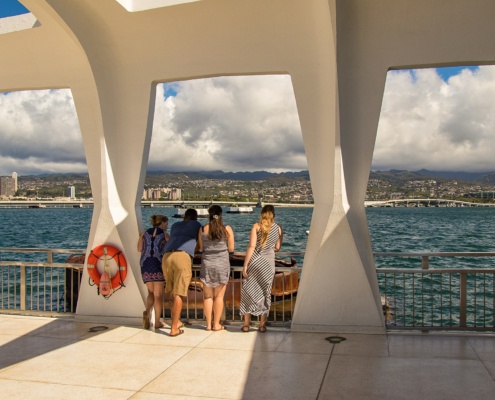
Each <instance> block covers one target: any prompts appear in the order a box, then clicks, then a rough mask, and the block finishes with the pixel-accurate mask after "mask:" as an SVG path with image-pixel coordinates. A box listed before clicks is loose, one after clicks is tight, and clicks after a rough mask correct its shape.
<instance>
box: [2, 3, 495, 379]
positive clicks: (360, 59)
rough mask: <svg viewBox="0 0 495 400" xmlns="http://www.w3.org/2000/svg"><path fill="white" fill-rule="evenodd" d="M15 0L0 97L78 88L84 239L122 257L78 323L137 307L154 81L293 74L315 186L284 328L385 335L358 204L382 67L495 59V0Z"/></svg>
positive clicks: (84, 289)
mask: <svg viewBox="0 0 495 400" xmlns="http://www.w3.org/2000/svg"><path fill="white" fill-rule="evenodd" d="M21 1H22V4H23V5H24V6H25V7H27V9H28V10H29V11H30V14H29V15H30V16H31V17H33V18H30V19H27V18H26V21H27V22H29V21H30V24H31V28H30V29H24V30H22V31H19V32H17V31H12V29H11V27H12V26H14V25H15V24H10V25H9V27H8V28H7V29H4V31H3V34H0V47H1V49H2V62H1V63H0V77H1V79H0V91H4V92H9V91H14V90H33V89H39V88H45V89H46V88H68V89H70V90H71V93H72V96H73V99H74V105H75V109H76V111H77V116H78V118H79V125H80V130H81V134H82V142H83V144H84V150H85V155H86V160H87V165H88V172H89V178H90V180H91V188H92V193H93V197H94V199H95V201H94V212H93V218H92V225H91V228H90V233H89V239H88V244H89V246H88V248H89V249H91V248H94V247H96V246H99V245H102V244H111V245H113V246H115V247H117V248H119V249H122V251H123V253H124V254H125V256H126V259H127V260H128V262H129V272H128V274H127V278H126V288H125V291H124V290H120V291H118V292H117V293H115V294H114V295H113V296H112V298H111V299H110V300H109V301H107V300H104V299H102V297H101V296H98V294H97V293H96V291H95V290H93V289H94V288H92V287H90V286H89V285H88V284H87V281H88V274H87V270H85V271H84V274H83V280H82V281H83V282H86V283H84V284H83V285H82V286H81V291H80V299H79V302H78V309H77V318H85V319H88V318H95V319H97V318H101V319H104V320H106V321H108V320H109V319H111V318H117V319H118V318H120V319H123V320H126V319H132V318H136V317H137V316H139V315H142V311H143V309H144V304H145V299H146V295H147V291H146V288H145V286H144V285H143V284H142V282H141V277H140V267H139V254H138V253H137V252H136V250H135V245H136V243H135V242H136V238H137V237H138V235H139V231H140V229H141V228H142V226H141V225H142V222H141V215H140V210H141V208H140V207H139V199H140V194H141V192H142V186H143V182H144V177H145V174H146V163H147V160H148V154H149V149H150V145H151V135H152V129H153V120H154V110H155V99H156V92H157V89H156V87H157V85H158V84H161V83H163V82H174V81H179V80H191V79H198V78H208V77H215V76H235V75H260V74H263V75H269V74H287V75H288V76H290V80H291V82H292V85H293V89H294V96H295V100H296V104H297V108H298V113H299V121H300V126H301V131H302V136H303V142H304V148H305V151H306V156H307V161H308V169H309V175H310V177H311V186H312V189H313V194H314V211H313V218H312V225H311V235H309V237H308V245H307V248H306V256H305V260H304V266H303V268H304V273H303V274H302V277H301V282H300V288H299V293H298V301H297V304H296V309H295V312H294V319H293V321H292V328H291V329H292V331H294V332H296V331H305V332H308V331H309V332H333V333H336V332H354V333H356V332H366V333H383V332H384V330H385V328H384V317H383V314H382V307H381V299H380V294H379V291H378V282H377V278H376V274H375V273H374V260H373V252H372V248H371V241H370V236H369V230H368V227H367V219H366V210H365V207H364V206H363V199H364V196H365V193H366V187H367V182H368V178H369V172H370V165H371V161H372V157H373V150H374V144H375V139H376V132H377V127H378V121H379V117H380V110H381V104H382V98H383V92H384V85H385V79H386V75H387V71H389V70H397V69H404V68H428V67H440V66H460V65H481V64H492V63H493V61H494V60H495V47H494V46H493V43H492V41H490V40H487V38H492V37H495V24H493V21H494V20H495V7H493V0H456V1H455V2H450V3H452V4H450V3H449V6H448V12H446V3H447V2H446V1H444V0H415V1H414V2H412V1H411V0H374V1H363V0H304V1H301V0H270V1H266V0H250V1H232V0H215V1H192V0H177V1H173V0H150V1H146V2H144V1H138V0H125V1H124V0H87V1H73V0H21ZM0 29H2V27H0ZM14 30H15V29H14ZM19 49H22V51H19ZM163 49H165V51H163ZM232 135H235V132H233V133H232ZM281 151H282V150H281ZM88 251H89V250H88ZM341 370H342V369H341Z"/></svg>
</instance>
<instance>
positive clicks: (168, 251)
mask: <svg viewBox="0 0 495 400" xmlns="http://www.w3.org/2000/svg"><path fill="white" fill-rule="evenodd" d="M197 219H198V212H197V211H196V210H195V209H194V208H188V209H187V210H186V212H185V213H184V220H183V221H180V222H176V223H175V224H173V225H172V228H171V229H170V240H169V241H168V242H167V244H166V246H165V254H164V255H163V260H162V269H163V273H164V275H165V280H166V282H167V284H166V288H165V290H166V291H167V293H169V294H170V298H171V299H173V305H172V327H171V329H170V337H176V336H179V335H181V334H183V333H184V331H183V330H182V329H180V328H181V327H182V326H183V324H180V325H179V318H180V314H181V312H182V302H183V301H182V298H183V297H186V296H187V290H188V287H189V283H190V282H191V278H192V260H193V257H194V251H195V249H196V244H197V240H198V232H199V230H200V229H201V224H200V223H199V222H198V221H197Z"/></svg>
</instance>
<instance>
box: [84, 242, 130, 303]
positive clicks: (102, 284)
mask: <svg viewBox="0 0 495 400" xmlns="http://www.w3.org/2000/svg"><path fill="white" fill-rule="evenodd" d="M110 260H114V262H115V264H116V265H117V272H116V273H115V275H114V276H113V277H112V278H111V279H110V276H111V271H110V266H109V264H108V263H109V261H110ZM99 261H102V262H103V273H102V274H101V275H100V272H99V271H98V262H99ZM88 275H89V278H90V279H91V280H92V281H93V282H94V285H96V286H97V287H98V294H101V295H102V296H103V297H105V298H108V297H110V296H111V295H112V294H113V292H115V291H116V290H118V289H120V288H121V287H125V285H124V280H125V278H126V276H127V261H126V259H125V257H124V255H123V254H122V251H120V250H119V249H117V248H116V247H114V246H110V245H108V244H101V245H99V246H96V247H95V248H94V249H93V250H91V253H90V254H89V257H88ZM108 281H109V282H108ZM90 285H91V283H90Z"/></svg>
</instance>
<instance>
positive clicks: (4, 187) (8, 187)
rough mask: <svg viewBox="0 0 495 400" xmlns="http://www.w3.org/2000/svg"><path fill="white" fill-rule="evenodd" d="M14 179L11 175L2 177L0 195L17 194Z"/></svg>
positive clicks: (0, 179)
mask: <svg viewBox="0 0 495 400" xmlns="http://www.w3.org/2000/svg"><path fill="white" fill-rule="evenodd" d="M14 188H15V184H14V179H13V178H12V177H11V176H1V177H0V196H5V197H12V196H14V195H15V190H14Z"/></svg>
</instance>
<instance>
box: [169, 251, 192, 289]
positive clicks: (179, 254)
mask: <svg viewBox="0 0 495 400" xmlns="http://www.w3.org/2000/svg"><path fill="white" fill-rule="evenodd" d="M162 269H163V275H165V281H166V283H167V286H166V288H165V291H166V292H167V293H171V294H173V295H179V296H182V297H185V296H187V290H188V287H189V283H191V278H192V258H191V256H190V255H189V254H188V253H186V252H185V251H173V252H168V253H165V254H164V255H163V259H162Z"/></svg>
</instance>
